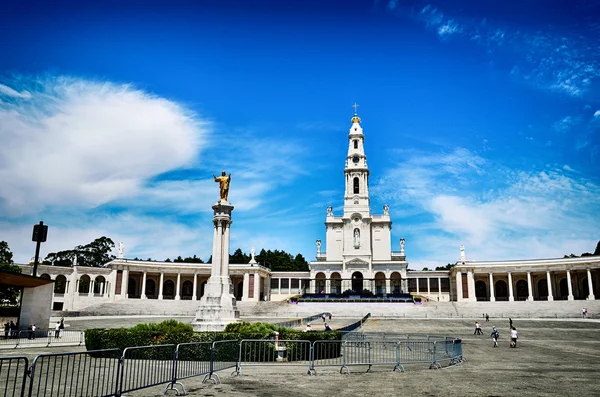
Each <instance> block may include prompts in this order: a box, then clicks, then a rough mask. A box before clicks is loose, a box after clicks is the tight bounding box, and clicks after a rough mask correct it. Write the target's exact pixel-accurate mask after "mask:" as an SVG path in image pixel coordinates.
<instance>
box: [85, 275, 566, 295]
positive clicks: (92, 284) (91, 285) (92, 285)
mask: <svg viewBox="0 0 600 397" xmlns="http://www.w3.org/2000/svg"><path fill="white" fill-rule="evenodd" d="M569 294H570V290H569ZM88 296H94V280H93V279H92V278H91V277H90V289H89V290H88Z"/></svg>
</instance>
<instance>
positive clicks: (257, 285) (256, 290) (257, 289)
mask: <svg viewBox="0 0 600 397" xmlns="http://www.w3.org/2000/svg"><path fill="white" fill-rule="evenodd" d="M279 293H281V279H279ZM254 297H255V298H256V300H257V301H260V274H259V273H254Z"/></svg>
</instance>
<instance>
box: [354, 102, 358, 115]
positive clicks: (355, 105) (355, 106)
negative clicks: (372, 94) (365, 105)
mask: <svg viewBox="0 0 600 397" xmlns="http://www.w3.org/2000/svg"><path fill="white" fill-rule="evenodd" d="M358 106H359V105H357V104H356V102H354V105H352V107H353V108H354V114H356V108H357V107H358Z"/></svg>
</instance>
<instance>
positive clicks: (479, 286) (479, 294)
mask: <svg viewBox="0 0 600 397" xmlns="http://www.w3.org/2000/svg"><path fill="white" fill-rule="evenodd" d="M475 297H476V298H477V300H478V301H486V300H488V294H487V285H486V284H485V281H482V280H478V281H475Z"/></svg>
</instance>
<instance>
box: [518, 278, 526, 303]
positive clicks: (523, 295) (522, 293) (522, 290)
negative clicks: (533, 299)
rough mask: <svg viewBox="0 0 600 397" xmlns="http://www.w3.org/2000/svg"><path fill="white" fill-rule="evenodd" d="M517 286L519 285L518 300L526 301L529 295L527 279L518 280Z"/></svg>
mask: <svg viewBox="0 0 600 397" xmlns="http://www.w3.org/2000/svg"><path fill="white" fill-rule="evenodd" d="M516 287H517V288H516V289H517V296H516V299H517V300H518V301H526V300H527V295H528V290H527V281H525V280H519V281H517V284H516Z"/></svg>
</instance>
